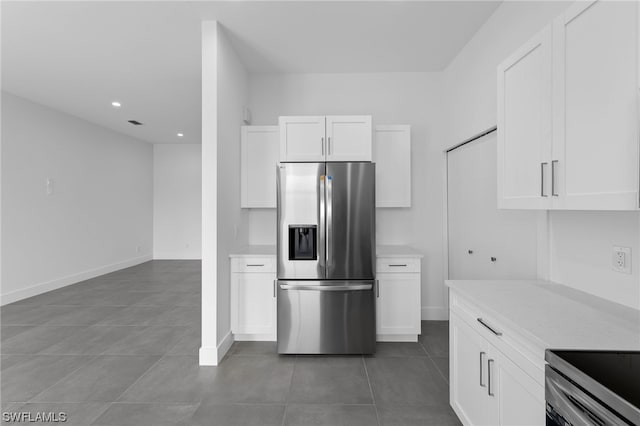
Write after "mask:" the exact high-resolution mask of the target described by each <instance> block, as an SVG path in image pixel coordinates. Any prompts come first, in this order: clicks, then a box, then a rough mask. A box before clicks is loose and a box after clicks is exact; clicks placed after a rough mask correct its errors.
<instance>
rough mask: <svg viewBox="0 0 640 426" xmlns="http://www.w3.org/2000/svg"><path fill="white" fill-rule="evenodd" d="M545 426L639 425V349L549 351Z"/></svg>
mask: <svg viewBox="0 0 640 426" xmlns="http://www.w3.org/2000/svg"><path fill="white" fill-rule="evenodd" d="M545 359H546V360H547V362H548V364H547V365H546V366H545V399H546V425H547V426H610V425H611V426H628V425H640V408H638V406H637V404H638V401H640V352H618V351H577V350H575V351H562V350H547V351H546V354H545Z"/></svg>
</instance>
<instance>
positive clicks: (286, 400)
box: [282, 355, 298, 426]
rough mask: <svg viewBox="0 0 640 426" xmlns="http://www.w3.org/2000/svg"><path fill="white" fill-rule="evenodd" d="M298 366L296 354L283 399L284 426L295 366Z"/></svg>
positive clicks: (283, 425)
mask: <svg viewBox="0 0 640 426" xmlns="http://www.w3.org/2000/svg"><path fill="white" fill-rule="evenodd" d="M297 366H298V355H296V356H295V358H294V359H293V370H292V371H291V380H289V390H288V391H287V398H286V399H285V401H284V414H283V415H282V426H285V422H286V421H287V411H288V409H289V396H290V395H291V388H292V387H293V377H294V375H295V374H296V367H297Z"/></svg>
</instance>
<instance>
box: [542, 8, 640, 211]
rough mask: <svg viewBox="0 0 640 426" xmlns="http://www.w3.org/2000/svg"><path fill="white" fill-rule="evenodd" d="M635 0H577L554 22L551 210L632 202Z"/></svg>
mask: <svg viewBox="0 0 640 426" xmlns="http://www.w3.org/2000/svg"><path fill="white" fill-rule="evenodd" d="M638 8H639V6H638V2H623V1H620V2H618V1H596V2H576V4H574V5H573V6H571V7H570V8H569V9H567V11H566V12H565V13H564V14H563V15H562V16H560V17H559V18H557V19H556V20H555V22H554V33H553V38H554V49H553V50H554V60H553V66H554V73H553V75H554V104H553V108H554V146H553V160H554V163H553V166H554V178H555V179H554V180H555V182H554V192H555V194H557V195H558V196H557V197H553V202H554V207H555V208H565V209H590V210H631V209H637V207H638V88H639V87H640V85H639V82H638V56H639V53H638V52H639V46H638Z"/></svg>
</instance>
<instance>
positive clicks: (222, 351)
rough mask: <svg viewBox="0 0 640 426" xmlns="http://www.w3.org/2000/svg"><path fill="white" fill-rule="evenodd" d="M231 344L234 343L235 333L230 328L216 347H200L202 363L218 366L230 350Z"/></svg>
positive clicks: (203, 364)
mask: <svg viewBox="0 0 640 426" xmlns="http://www.w3.org/2000/svg"><path fill="white" fill-rule="evenodd" d="M231 345H233V334H232V333H231V330H229V332H228V333H227V334H226V335H225V336H224V337H223V338H222V341H221V342H220V343H218V346H216V347H215V348H214V347H212V346H202V347H201V348H200V352H199V354H200V365H202V366H216V365H218V364H220V361H222V358H224V356H225V355H226V354H227V352H229V349H230V348H231Z"/></svg>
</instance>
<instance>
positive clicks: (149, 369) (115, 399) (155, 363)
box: [105, 355, 165, 404]
mask: <svg viewBox="0 0 640 426" xmlns="http://www.w3.org/2000/svg"><path fill="white" fill-rule="evenodd" d="M105 356H106V355H105ZM115 356H117V355H115ZM143 356H145V355H143ZM146 356H149V355H146ZM164 357H165V355H162V356H160V357H159V358H158V359H157V360H156V362H154V363H153V364H151V365H150V366H149V368H147V369H146V370H145V372H144V373H142V374H141V375H140V377H138V378H137V379H136V380H135V381H134V382H133V383H131V384H130V385H129V386H127V388H126V389H125V390H123V391H122V392H121V393H120V394H119V395H118V396H117V397H115V398H114V400H113V401H111V403H112V404H113V403H115V402H118V399H120V397H122V395H124V394H125V393H126V392H127V391H128V390H129V389H131V388H132V387H133V385H135V384H136V383H138V382H139V381H140V380H142V378H143V377H145V376H146V375H147V374H149V371H151V369H152V368H153V367H155V366H156V365H157V364H158V363H159V362H160V361H162V359H163V358H164Z"/></svg>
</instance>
